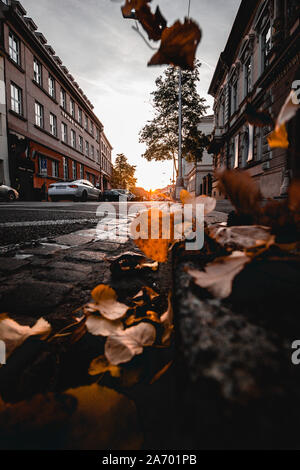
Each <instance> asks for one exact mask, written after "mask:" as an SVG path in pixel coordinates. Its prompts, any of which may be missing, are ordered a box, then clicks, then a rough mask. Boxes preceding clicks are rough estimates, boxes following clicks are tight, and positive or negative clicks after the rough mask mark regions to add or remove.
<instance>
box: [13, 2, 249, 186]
mask: <svg viewBox="0 0 300 470" xmlns="http://www.w3.org/2000/svg"><path fill="white" fill-rule="evenodd" d="M240 2H241V0H191V10H190V16H191V18H193V19H194V20H195V21H196V22H197V23H198V24H199V26H200V27H201V29H202V40H201V43H200V45H199V47H198V50H197V58H199V59H200V61H201V62H202V67H201V74H200V75H201V80H200V83H199V87H198V91H199V93H200V95H201V96H202V97H204V98H206V99H207V104H208V105H209V106H212V104H213V100H212V97H210V96H208V94H207V91H208V88H209V85H210V81H211V79H212V76H213V73H214V69H215V67H216V64H217V62H218V58H219V55H220V53H221V52H222V50H223V49H224V47H225V44H226V41H227V38H228V36H229V33H230V30H231V28H232V24H233V21H234V18H235V16H236V13H237V11H238V8H239V5H240ZM21 3H22V5H23V6H24V8H25V9H26V10H27V16H30V17H31V18H32V19H33V20H34V22H35V23H36V24H37V26H38V31H41V32H42V33H43V34H44V36H45V37H46V39H47V41H48V44H50V45H51V46H52V47H53V49H54V50H55V51H56V54H57V55H58V56H59V57H60V58H61V59H62V61H63V64H64V65H65V66H66V67H67V68H68V70H69V71H70V73H71V74H72V75H73V76H74V78H75V80H76V81H77V82H78V83H79V85H80V87H81V88H82V89H83V91H84V93H85V94H86V95H87V97H88V98H89V99H90V101H91V102H92V103H93V105H94V112H95V114H96V115H97V116H98V117H99V119H100V120H101V122H102V123H103V124H104V131H105V134H106V135H107V137H108V139H109V140H110V142H111V144H112V146H113V148H114V150H113V160H114V158H115V156H116V155H117V154H118V153H124V154H125V155H126V156H127V158H128V160H129V162H130V164H132V165H136V176H137V178H138V183H137V184H138V186H142V187H144V188H145V189H147V190H149V189H156V188H162V187H164V186H166V185H168V184H170V179H171V178H172V163H171V162H163V163H160V162H151V163H149V162H147V161H146V160H145V159H144V158H142V154H143V152H144V151H145V146H144V145H143V144H140V143H139V132H140V130H141V129H142V127H143V126H144V124H145V123H146V122H147V120H151V118H152V116H153V108H152V106H151V95H150V94H151V92H152V91H153V90H154V89H155V79H156V78H157V77H158V76H159V75H161V74H162V73H163V71H164V69H165V66H158V67H157V66H156V67H147V62H148V61H149V59H150V58H151V56H152V55H153V53H154V52H153V51H151V50H150V49H149V47H148V46H147V45H146V44H145V42H144V41H143V39H142V38H141V37H140V36H138V34H137V33H136V32H135V31H133V29H132V26H133V24H134V22H132V21H131V20H125V19H124V18H123V17H122V14H121V11H120V7H121V5H122V4H123V3H124V1H123V2H122V0H82V1H80V0H39V1H37V0H21ZM158 4H159V6H160V9H161V12H162V14H163V15H164V17H165V18H166V19H167V20H168V26H171V25H172V24H173V22H174V21H176V20H177V19H181V20H182V21H183V19H184V17H185V16H187V12H188V0H159V1H158V0H153V1H152V3H151V5H152V8H153V9H154V8H156V5H158ZM152 44H153V46H156V44H157V43H152ZM211 112H212V109H211V108H210V109H209V110H208V113H211Z"/></svg>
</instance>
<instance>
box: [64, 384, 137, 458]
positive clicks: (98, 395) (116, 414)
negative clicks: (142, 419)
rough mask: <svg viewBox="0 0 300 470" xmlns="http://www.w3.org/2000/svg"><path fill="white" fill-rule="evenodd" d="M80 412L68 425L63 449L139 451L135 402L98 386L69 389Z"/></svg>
mask: <svg viewBox="0 0 300 470" xmlns="http://www.w3.org/2000/svg"><path fill="white" fill-rule="evenodd" d="M65 393H66V394H67V395H66V396H72V397H74V398H76V401H77V408H76V410H75V412H74V413H73V414H72V416H71V419H70V420H69V421H68V423H69V427H68V429H69V432H68V435H67V436H66V437H65V439H64V441H65V442H64V449H66V450H69V449H73V450H97V451H99V450H107V449H111V448H112V449H118V450H127V451H128V450H137V449H140V448H141V446H142V442H143V439H142V434H141V431H140V426H139V423H138V419H137V412H136V407H135V404H134V402H133V401H131V400H129V398H127V397H126V396H125V395H121V394H120V393H118V392H116V391H115V390H113V389H111V388H108V387H101V386H99V385H97V384H93V385H89V386H85V387H79V388H75V389H69V390H67V391H66V392H65Z"/></svg>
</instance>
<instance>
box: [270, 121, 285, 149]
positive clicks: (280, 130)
mask: <svg viewBox="0 0 300 470" xmlns="http://www.w3.org/2000/svg"><path fill="white" fill-rule="evenodd" d="M268 143H269V147H270V148H271V149H274V148H282V149H287V148H288V146H289V141H288V133H287V130H286V125H285V124H282V125H281V126H279V127H276V128H275V131H273V132H272V133H271V134H270V135H269V136H268Z"/></svg>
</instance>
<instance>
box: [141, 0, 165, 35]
mask: <svg viewBox="0 0 300 470" xmlns="http://www.w3.org/2000/svg"><path fill="white" fill-rule="evenodd" d="M136 17H137V19H138V20H139V22H140V23H141V25H142V27H143V28H144V30H145V31H146V32H147V34H148V37H149V39H152V40H153V41H159V40H160V38H161V35H162V32H163V30H164V29H165V28H166V26H167V22H166V20H165V18H164V17H163V16H162V14H161V12H160V9H159V7H157V8H156V11H155V14H153V13H152V12H151V10H150V7H149V5H147V4H145V5H143V6H142V7H141V8H139V9H138V10H137V11H136Z"/></svg>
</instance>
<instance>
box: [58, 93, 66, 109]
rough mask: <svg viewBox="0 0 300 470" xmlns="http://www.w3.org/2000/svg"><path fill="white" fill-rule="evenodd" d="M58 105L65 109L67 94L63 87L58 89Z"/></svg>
mask: <svg viewBox="0 0 300 470" xmlns="http://www.w3.org/2000/svg"><path fill="white" fill-rule="evenodd" d="M60 105H61V107H62V108H63V109H67V94H66V92H65V90H64V89H63V88H62V89H61V90H60Z"/></svg>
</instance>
